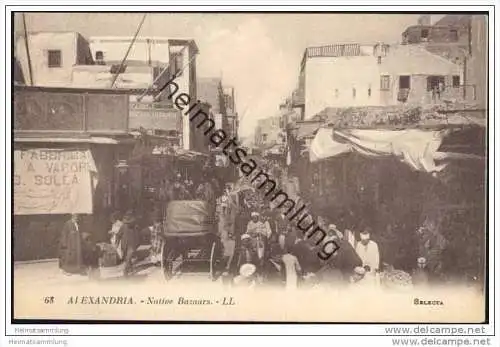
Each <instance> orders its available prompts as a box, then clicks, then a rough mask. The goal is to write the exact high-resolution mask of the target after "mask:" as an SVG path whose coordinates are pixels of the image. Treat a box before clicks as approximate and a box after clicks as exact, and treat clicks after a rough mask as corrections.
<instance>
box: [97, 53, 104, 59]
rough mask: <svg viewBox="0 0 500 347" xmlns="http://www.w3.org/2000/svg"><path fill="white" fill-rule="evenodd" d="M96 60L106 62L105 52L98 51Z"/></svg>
mask: <svg viewBox="0 0 500 347" xmlns="http://www.w3.org/2000/svg"><path fill="white" fill-rule="evenodd" d="M95 60H104V52H103V51H96V52H95Z"/></svg>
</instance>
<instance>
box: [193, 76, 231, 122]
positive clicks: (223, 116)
mask: <svg viewBox="0 0 500 347" xmlns="http://www.w3.org/2000/svg"><path fill="white" fill-rule="evenodd" d="M196 88H197V91H198V99H199V100H201V101H204V102H207V103H208V104H210V106H211V107H210V112H211V114H212V116H213V119H214V121H215V127H216V128H217V129H223V130H227V128H228V126H227V112H226V104H225V100H224V90H223V88H222V80H221V79H220V78H211V77H202V78H199V79H198V81H197V87H196Z"/></svg>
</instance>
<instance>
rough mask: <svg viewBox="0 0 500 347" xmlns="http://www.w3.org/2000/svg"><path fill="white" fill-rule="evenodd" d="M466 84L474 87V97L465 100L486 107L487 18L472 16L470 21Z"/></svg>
mask: <svg viewBox="0 0 500 347" xmlns="http://www.w3.org/2000/svg"><path fill="white" fill-rule="evenodd" d="M466 83H468V84H471V85H473V86H475V95H467V99H474V98H475V99H476V100H477V102H478V103H479V104H480V105H482V106H483V107H486V102H487V100H488V18H487V17H486V16H484V15H474V16H472V19H471V49H470V58H469V59H468V61H467V69H466Z"/></svg>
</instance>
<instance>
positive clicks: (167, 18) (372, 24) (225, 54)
mask: <svg viewBox="0 0 500 347" xmlns="http://www.w3.org/2000/svg"><path fill="white" fill-rule="evenodd" d="M142 15H143V14H142V13H114V14H110V13H82V12H80V13H27V14H26V25H27V28H28V31H77V32H79V33H80V34H82V35H83V36H86V37H88V36H99V35H103V36H104V35H110V36H111V35H112V36H133V35H134V33H135V31H136V30H137V26H138V24H139V22H140V20H141V18H142ZM417 19H418V15H416V14H410V15H402V14H331V13H330V14H313V13H309V14H299V13H203V14H202V13H151V14H148V16H147V17H146V20H145V22H144V25H143V27H142V29H141V32H140V34H139V36H163V37H167V38H186V39H194V40H195V41H196V44H197V45H198V47H199V49H200V54H199V56H198V58H197V75H198V77H222V80H223V84H225V85H231V86H233V87H234V88H235V92H236V108H237V112H238V113H239V115H240V117H242V121H241V125H240V129H239V130H240V134H241V136H242V137H249V136H251V135H252V133H253V131H254V128H255V126H256V123H257V120H258V119H261V118H267V117H271V116H274V115H276V114H277V113H278V106H279V104H280V103H281V102H283V101H284V100H285V98H286V97H289V96H290V95H291V92H292V91H293V89H294V88H295V87H296V85H297V82H298V74H299V66H300V61H301V59H302V55H303V53H304V50H305V48H306V47H308V46H316V45H326V44H332V43H347V42H357V43H372V42H377V41H381V42H387V43H396V42H399V41H400V40H401V33H402V32H403V31H404V30H405V29H406V28H407V27H408V26H410V25H414V24H417ZM14 23H15V24H14V25H15V30H16V31H19V30H22V25H21V23H22V22H21V18H20V16H16V18H15V22H14Z"/></svg>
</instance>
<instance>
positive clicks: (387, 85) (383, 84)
mask: <svg viewBox="0 0 500 347" xmlns="http://www.w3.org/2000/svg"><path fill="white" fill-rule="evenodd" d="M389 89H391V76H389V75H382V76H380V90H389Z"/></svg>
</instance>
